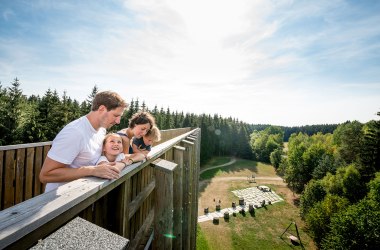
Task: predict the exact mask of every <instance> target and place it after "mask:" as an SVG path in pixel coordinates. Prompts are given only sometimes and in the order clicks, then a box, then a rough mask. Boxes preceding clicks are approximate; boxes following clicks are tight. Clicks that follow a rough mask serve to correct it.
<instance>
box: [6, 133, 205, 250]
mask: <svg viewBox="0 0 380 250" xmlns="http://www.w3.org/2000/svg"><path fill="white" fill-rule="evenodd" d="M190 135H194V136H192V138H199V140H200V129H194V130H192V131H189V132H187V133H184V134H182V135H180V136H177V137H175V138H173V139H169V140H167V141H165V142H163V143H161V144H159V145H157V146H154V147H153V148H152V151H151V153H150V155H151V156H152V157H151V159H150V160H148V161H145V162H142V163H141V162H139V163H135V164H133V165H131V166H128V167H127V168H125V169H124V170H123V171H122V172H121V177H120V178H118V179H116V180H104V179H100V178H96V177H87V178H81V179H78V180H75V181H72V182H69V183H67V184H65V185H63V186H61V187H59V188H58V189H57V190H53V191H51V192H48V193H44V194H41V195H38V196H36V197H34V198H32V199H29V200H26V201H24V202H21V203H19V204H17V205H15V206H12V207H10V208H7V209H5V210H3V211H0V249H2V248H5V247H11V248H12V247H15V248H18V249H24V248H28V247H30V246H32V245H33V244H35V243H36V242H37V241H38V240H39V239H41V238H44V237H45V236H47V235H49V234H50V233H51V232H53V231H55V230H56V229H57V228H59V227H61V226H62V225H64V224H65V223H66V222H68V221H70V220H71V219H72V218H74V217H75V216H77V215H81V216H82V217H84V218H86V219H89V220H90V221H92V222H93V223H96V224H98V225H100V226H102V227H104V228H107V229H109V230H111V231H113V232H116V233H118V234H120V235H122V236H124V237H126V238H128V239H130V240H131V248H132V247H133V246H137V244H139V243H140V242H141V240H143V237H142V235H143V234H144V233H146V232H147V230H148V229H149V228H150V227H151V224H152V223H153V221H154V219H153V218H154V216H153V214H154V213H152V211H153V210H152V209H153V207H154V203H153V202H152V201H153V200H152V199H154V195H158V197H160V195H162V194H155V193H156V192H153V190H154V189H155V186H156V185H157V182H160V181H161V180H160V179H159V178H158V179H155V178H154V177H153V176H154V175H153V172H152V171H154V168H152V166H155V165H154V162H155V161H156V160H157V159H158V158H161V159H165V160H169V161H173V162H174V161H175V159H174V157H173V155H174V154H173V152H174V151H175V150H177V148H178V147H177V146H179V144H181V143H182V141H184V140H185V139H186V138H187V137H189V136H190ZM197 135H199V137H197ZM195 140H196V139H195ZM187 144H188V143H187ZM199 145H200V144H199V143H193V145H192V146H191V147H192V150H188V152H192V153H191V155H189V154H188V155H186V156H185V157H182V158H181V157H175V158H176V159H185V161H187V162H186V163H185V164H188V170H189V171H188V172H187V174H186V181H184V182H183V183H184V184H186V185H188V184H189V183H188V182H192V183H191V187H192V188H193V190H191V192H194V191H195V187H196V186H198V175H197V173H199V170H198V169H199V162H197V160H196V159H199V155H194V153H196V154H199ZM39 146H40V145H39ZM41 146H46V145H41ZM188 146H189V145H188ZM182 152H184V151H183V150H182ZM186 159H187V160H186ZM177 161H178V160H177ZM179 164H182V163H181V162H178V163H176V165H179ZM173 171H174V170H173ZM171 176H173V178H176V179H175V180H173V181H172V183H173V185H174V183H176V184H175V185H179V184H178V183H182V181H181V182H179V181H178V180H179V179H181V180H182V178H184V176H183V174H182V173H181V174H178V172H177V174H174V175H173V174H172V175H171ZM161 186H162V185H161ZM188 191H189V190H187V192H188ZM178 195H179V194H178V193H176V194H175V196H176V197H177V196H178ZM180 195H183V194H180ZM184 196H187V194H186V195H184ZM161 197H162V196H161ZM196 197H197V195H196V194H195V193H193V194H192V197H191V199H192V200H191V201H192V202H194V200H195V198H196ZM195 204H196V203H194V205H192V207H190V208H188V211H186V212H189V216H190V220H191V221H189V225H190V228H186V233H188V234H196V222H195V223H194V222H193V220H195V221H196V218H195V215H196V214H197V207H195ZM104 209H105V210H106V211H113V214H112V215H110V213H106V214H103V213H102V212H104ZM99 215H100V216H101V217H99ZM182 216H184V217H186V218H187V215H186V214H182ZM169 217H170V216H169ZM190 222H191V223H190ZM169 224H170V223H169ZM172 224H173V222H171V225H172ZM194 225H195V228H192V227H194ZM181 234H182V233H181ZM195 237H196V235H192V236H191V237H189V239H190V238H191V239H193V238H195ZM155 240H158V239H156V238H155ZM183 241H184V243H183V245H185V246H190V245H191V246H195V245H194V244H195V242H194V243H192V242H191V241H189V240H187V239H184V240H183Z"/></svg>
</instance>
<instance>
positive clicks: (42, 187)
mask: <svg viewBox="0 0 380 250" xmlns="http://www.w3.org/2000/svg"><path fill="white" fill-rule="evenodd" d="M50 148H51V145H45V146H44V152H43V158H42V164H41V168H42V165H43V162H44V161H45V159H46V157H47V154H48V152H49V150H50ZM40 171H41V169H40ZM39 175H40V173H39V172H38V176H39ZM38 183H39V185H40V188H41V192H42V193H43V192H44V191H45V187H46V183H45V184H43V183H41V182H40V178H38Z"/></svg>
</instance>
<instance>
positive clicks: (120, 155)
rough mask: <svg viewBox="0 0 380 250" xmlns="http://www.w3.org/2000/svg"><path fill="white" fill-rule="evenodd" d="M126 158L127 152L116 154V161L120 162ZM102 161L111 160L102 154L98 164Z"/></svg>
mask: <svg viewBox="0 0 380 250" xmlns="http://www.w3.org/2000/svg"><path fill="white" fill-rule="evenodd" d="M124 158H125V154H124V153H120V154H118V155H117V156H116V160H115V162H120V161H122V160H124ZM100 162H110V161H109V160H108V159H107V157H106V156H104V155H102V156H100V158H99V160H98V161H97V162H96V165H98V164H99V163H100Z"/></svg>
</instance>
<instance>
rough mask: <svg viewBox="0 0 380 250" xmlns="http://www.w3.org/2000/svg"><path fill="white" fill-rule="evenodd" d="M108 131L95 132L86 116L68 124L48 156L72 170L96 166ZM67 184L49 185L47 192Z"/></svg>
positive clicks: (57, 137)
mask: <svg viewBox="0 0 380 250" xmlns="http://www.w3.org/2000/svg"><path fill="white" fill-rule="evenodd" d="M105 135H106V129H105V128H100V129H99V130H95V129H94V127H92V125H91V123H90V121H89V120H88V119H87V117H86V116H82V117H80V118H79V119H77V120H74V121H72V122H71V123H69V124H67V125H66V126H65V127H64V128H63V129H62V130H61V131H60V132H59V133H58V135H57V136H56V137H55V139H54V140H53V143H52V147H51V149H50V150H49V152H48V154H47V156H48V157H49V158H50V159H52V160H55V161H58V162H60V163H63V164H67V165H68V167H70V168H79V167H82V166H95V164H96V162H97V160H98V159H99V157H100V155H101V153H102V146H103V139H104V136H105ZM65 183H66V182H58V183H48V184H46V188H45V192H49V191H51V190H53V189H56V188H58V187H59V186H61V185H63V184H65Z"/></svg>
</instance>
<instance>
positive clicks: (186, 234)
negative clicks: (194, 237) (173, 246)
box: [181, 140, 198, 250]
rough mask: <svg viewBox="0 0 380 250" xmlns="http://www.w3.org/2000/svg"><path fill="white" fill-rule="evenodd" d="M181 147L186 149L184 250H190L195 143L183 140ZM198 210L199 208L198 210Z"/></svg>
mask: <svg viewBox="0 0 380 250" xmlns="http://www.w3.org/2000/svg"><path fill="white" fill-rule="evenodd" d="M181 145H182V146H183V147H184V148H185V154H184V157H183V167H184V169H183V205H182V206H183V214H182V221H183V223H182V233H183V236H182V249H184V250H189V249H190V233H191V221H192V216H191V215H192V214H191V200H192V193H191V187H192V185H191V184H192V175H191V168H192V154H193V147H192V146H193V145H194V143H192V142H190V141H187V140H182V142H181ZM197 209H198V208H197Z"/></svg>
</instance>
